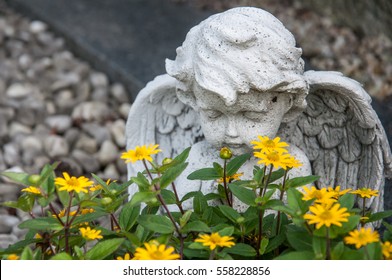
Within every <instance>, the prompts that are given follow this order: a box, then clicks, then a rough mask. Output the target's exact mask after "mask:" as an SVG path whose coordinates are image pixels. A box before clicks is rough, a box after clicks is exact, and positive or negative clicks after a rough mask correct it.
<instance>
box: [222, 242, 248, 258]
mask: <svg viewBox="0 0 392 280" xmlns="http://www.w3.org/2000/svg"><path fill="white" fill-rule="evenodd" d="M223 251H224V252H226V253H229V254H233V255H238V256H243V257H254V256H256V250H255V248H253V247H252V246H250V245H248V244H244V243H237V244H235V245H234V246H233V247H230V248H225V249H224V250H223Z"/></svg>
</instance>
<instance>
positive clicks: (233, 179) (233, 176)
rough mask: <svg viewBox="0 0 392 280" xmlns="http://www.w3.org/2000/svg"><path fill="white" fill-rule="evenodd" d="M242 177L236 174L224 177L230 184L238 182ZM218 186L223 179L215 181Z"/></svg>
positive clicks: (240, 174)
mask: <svg viewBox="0 0 392 280" xmlns="http://www.w3.org/2000/svg"><path fill="white" fill-rule="evenodd" d="M242 175H244V173H236V174H234V175H232V176H226V182H227V183H231V182H233V181H235V180H239V178H240V177H241V176H242ZM216 181H217V183H218V184H223V177H222V178H219V179H218V180H216Z"/></svg>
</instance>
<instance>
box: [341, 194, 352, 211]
mask: <svg viewBox="0 0 392 280" xmlns="http://www.w3.org/2000/svg"><path fill="white" fill-rule="evenodd" d="M338 202H339V204H340V206H341V207H345V208H347V209H348V211H350V209H352V208H353V207H354V203H355V195H353V194H351V193H346V194H344V195H342V196H341V197H339V199H338Z"/></svg>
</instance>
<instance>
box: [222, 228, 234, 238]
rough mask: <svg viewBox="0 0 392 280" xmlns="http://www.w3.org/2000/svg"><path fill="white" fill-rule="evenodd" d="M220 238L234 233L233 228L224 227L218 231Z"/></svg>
mask: <svg viewBox="0 0 392 280" xmlns="http://www.w3.org/2000/svg"><path fill="white" fill-rule="evenodd" d="M218 233H219V235H220V236H231V235H232V234H233V233H234V227H225V228H223V229H221V230H219V231H218Z"/></svg>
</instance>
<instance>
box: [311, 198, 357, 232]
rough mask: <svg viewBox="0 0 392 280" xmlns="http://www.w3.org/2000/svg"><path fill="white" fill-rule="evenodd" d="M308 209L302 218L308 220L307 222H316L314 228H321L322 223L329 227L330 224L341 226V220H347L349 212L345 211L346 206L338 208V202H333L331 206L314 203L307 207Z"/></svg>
mask: <svg viewBox="0 0 392 280" xmlns="http://www.w3.org/2000/svg"><path fill="white" fill-rule="evenodd" d="M309 211H310V212H311V213H312V214H310V213H307V214H305V215H304V218H305V219H306V220H308V223H309V224H310V225H311V224H316V229H319V228H321V227H322V226H323V225H325V226H326V227H330V226H331V225H337V226H339V227H341V226H342V222H347V221H348V219H347V217H348V216H350V214H349V213H348V212H347V208H344V207H343V208H340V204H339V203H335V204H334V205H332V206H329V205H324V204H315V205H314V206H310V207H309Z"/></svg>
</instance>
